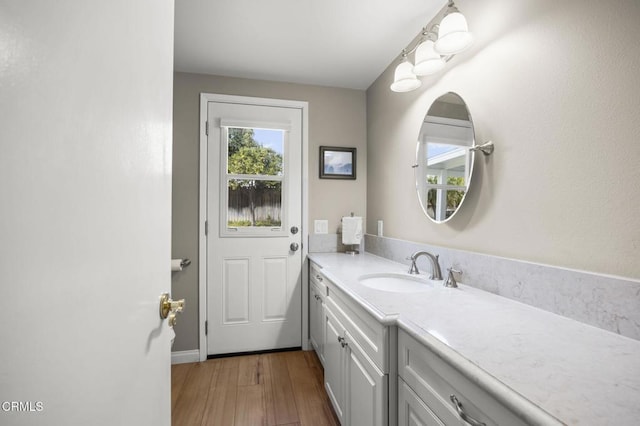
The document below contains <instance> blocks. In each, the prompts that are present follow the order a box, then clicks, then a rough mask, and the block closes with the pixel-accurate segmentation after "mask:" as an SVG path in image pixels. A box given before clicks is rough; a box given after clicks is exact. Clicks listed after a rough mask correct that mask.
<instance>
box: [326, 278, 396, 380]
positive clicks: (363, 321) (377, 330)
mask: <svg viewBox="0 0 640 426" xmlns="http://www.w3.org/2000/svg"><path fill="white" fill-rule="evenodd" d="M325 282H326V283H327V287H328V294H329V295H328V297H327V299H326V302H325V303H326V305H327V307H328V308H329V309H331V311H332V312H334V314H335V315H336V317H338V319H339V320H340V322H342V324H343V325H344V327H345V329H346V331H348V332H349V334H350V335H351V336H352V337H353V339H354V340H355V341H356V342H358V345H359V346H360V347H361V348H362V350H363V352H364V353H365V354H366V355H367V356H368V357H369V358H370V359H371V361H372V362H373V363H374V364H375V365H376V366H377V367H378V368H379V369H380V370H381V371H382V373H383V374H387V373H389V351H388V350H387V347H388V345H389V328H388V327H385V326H383V325H382V324H380V323H379V322H378V321H377V320H376V319H375V318H374V317H373V316H372V315H371V314H369V313H368V312H366V311H365V310H364V309H362V308H361V307H360V306H358V305H357V304H356V303H355V302H353V301H352V300H350V298H349V297H348V296H347V295H346V294H344V293H343V292H342V291H340V290H339V289H338V288H337V287H336V286H335V285H334V284H333V283H331V281H327V280H326V279H325Z"/></svg>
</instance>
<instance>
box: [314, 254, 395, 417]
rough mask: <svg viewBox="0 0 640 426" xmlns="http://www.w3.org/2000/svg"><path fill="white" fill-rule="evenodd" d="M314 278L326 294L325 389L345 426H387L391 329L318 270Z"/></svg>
mask: <svg viewBox="0 0 640 426" xmlns="http://www.w3.org/2000/svg"><path fill="white" fill-rule="evenodd" d="M311 271H313V264H312V269H311ZM315 273H317V274H318V277H319V278H321V279H322V280H321V282H322V283H323V284H325V285H326V289H327V293H326V294H327V295H326V298H325V303H324V310H323V315H324V317H323V321H322V335H323V337H324V342H323V344H322V345H321V346H322V348H323V356H324V383H325V389H326V391H327V394H328V396H329V399H330V400H331V403H332V405H333V407H334V410H335V412H336V415H337V416H338V418H339V419H340V422H341V424H342V425H354V426H355V425H367V426H386V425H388V424H389V365H390V362H389V335H390V331H389V329H390V327H387V326H384V325H382V324H380V323H379V322H377V321H376V319H375V318H374V317H373V316H371V315H370V314H369V313H367V312H366V311H365V310H364V309H363V308H362V307H360V306H359V305H358V304H357V303H355V302H353V300H351V299H350V298H349V297H348V296H347V295H346V294H344V293H343V292H342V291H341V290H340V289H338V288H337V287H336V286H335V284H333V283H332V282H331V281H329V280H328V279H327V278H326V277H325V276H323V275H322V273H321V272H319V271H318V270H317V269H316V270H315ZM313 276H314V277H315V275H313ZM312 297H313V296H312ZM314 299H315V298H314ZM310 315H313V310H312V309H311V308H310ZM314 321H315V320H314V319H313V318H310V322H314ZM310 327H311V330H313V329H314V325H313V324H310ZM312 333H313V332H312ZM312 333H311V334H312ZM393 412H394V413H395V411H393ZM394 418H395V416H394ZM394 423H395V422H394Z"/></svg>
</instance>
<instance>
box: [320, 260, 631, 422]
mask: <svg viewBox="0 0 640 426" xmlns="http://www.w3.org/2000/svg"><path fill="white" fill-rule="evenodd" d="M309 258H310V259H311V260H312V261H313V262H315V263H316V264H318V265H319V266H321V267H322V272H323V274H325V275H326V276H327V278H328V279H330V280H331V281H332V282H334V283H335V284H336V285H337V286H338V287H339V288H340V289H341V290H343V291H344V292H345V293H347V294H348V295H349V296H350V297H352V298H353V299H354V300H355V301H357V302H358V303H359V304H361V305H362V306H363V307H364V308H365V309H366V310H367V311H368V312H369V313H371V314H372V315H373V316H374V317H376V318H377V319H378V320H379V321H380V322H381V323H383V324H388V325H397V326H398V327H400V328H401V329H403V330H405V331H407V332H408V333H409V334H411V335H412V336H413V337H414V338H416V339H418V340H419V341H421V342H422V343H423V344H425V345H426V346H428V347H429V348H430V349H432V350H433V351H435V352H437V353H438V354H439V355H440V356H442V357H443V358H444V359H446V360H447V361H448V362H449V363H451V364H452V365H453V366H454V367H456V368H457V369H458V370H459V371H460V372H461V373H463V374H465V375H466V376H467V377H469V378H470V379H471V380H473V381H474V382H476V383H478V384H481V386H482V387H483V388H484V389H485V390H486V391H487V392H489V393H490V394H492V395H493V396H494V397H495V398H496V399H498V400H499V401H500V402H502V403H503V404H505V405H506V406H508V407H509V408H511V409H512V410H513V411H514V412H516V413H517V414H519V415H521V416H523V418H524V419H526V420H527V421H529V422H530V423H533V424H549V423H550V422H552V421H553V419H551V418H550V417H549V415H550V416H552V417H553V418H555V419H557V420H560V422H561V423H565V424H570V425H618V426H624V425H636V424H640V341H637V340H633V339H629V338H627V337H624V336H620V335H618V334H614V333H611V332H608V331H605V330H601V329H599V328H596V327H593V326H590V325H586V324H583V323H580V322H577V321H574V320H571V319H568V318H565V317H562V316H559V315H556V314H553V313H550V312H547V311H543V310H541V309H538V308H534V307H532V306H529V305H525V304H522V303H519V302H515V301H513V300H510V299H507V298H504V297H501V296H498V295H495V294H492V293H488V292H485V291H482V290H478V289H475V288H473V287H470V286H467V285H463V284H459V287H458V288H444V287H442V286H441V285H435V286H434V287H433V289H430V290H429V291H425V292H421V293H392V292H386V291H380V290H374V289H371V288H369V287H365V286H363V285H361V284H360V283H359V282H358V277H359V276H361V275H364V274H370V273H374V272H396V273H406V272H407V270H408V265H403V264H400V263H397V262H392V261H390V260H387V259H384V258H381V257H378V256H374V255H372V254H369V253H364V254H360V255H356V256H349V255H346V254H343V253H311V254H309ZM540 409H541V410H540Z"/></svg>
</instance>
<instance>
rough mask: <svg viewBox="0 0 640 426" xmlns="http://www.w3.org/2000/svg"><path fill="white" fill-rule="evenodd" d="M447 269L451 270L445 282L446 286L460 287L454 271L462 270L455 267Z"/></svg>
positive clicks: (458, 272)
mask: <svg viewBox="0 0 640 426" xmlns="http://www.w3.org/2000/svg"><path fill="white" fill-rule="evenodd" d="M447 271H449V274H448V275H447V279H446V280H445V282H444V286H445V287H449V288H458V282H457V281H456V277H454V276H453V273H454V272H455V273H456V274H462V271H460V270H458V269H453V268H447Z"/></svg>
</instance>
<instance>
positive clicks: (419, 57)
mask: <svg viewBox="0 0 640 426" xmlns="http://www.w3.org/2000/svg"><path fill="white" fill-rule="evenodd" d="M433 45H434V43H433V41H432V40H426V41H424V42H422V43H421V44H420V46H418V48H417V49H416V64H415V66H414V67H413V72H414V74H416V75H429V74H433V73H436V72H438V71H440V70H441V69H442V68H444V65H445V62H444V59H442V57H441V56H440V55H439V54H438V53H437V52H436V51H435V50H434V47H433Z"/></svg>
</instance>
